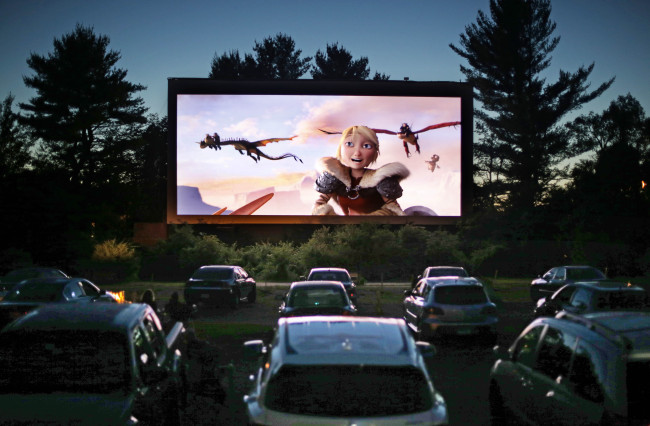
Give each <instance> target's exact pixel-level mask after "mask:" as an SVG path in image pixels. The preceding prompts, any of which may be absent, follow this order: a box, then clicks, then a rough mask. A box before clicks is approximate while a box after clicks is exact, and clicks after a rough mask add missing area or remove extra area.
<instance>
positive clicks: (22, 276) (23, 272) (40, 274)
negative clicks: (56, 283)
mask: <svg viewBox="0 0 650 426" xmlns="http://www.w3.org/2000/svg"><path fill="white" fill-rule="evenodd" d="M30 278H69V277H68V275H67V274H66V273H65V272H63V271H61V270H59V269H55V268H43V267H38V266H33V267H29V268H19V269H14V270H13V271H9V272H8V273H7V274H6V275H5V276H3V277H0V300H2V298H3V297H4V296H5V295H6V294H7V293H8V292H9V290H11V289H12V288H13V287H14V286H15V285H16V284H18V283H19V282H21V281H25V280H27V279H30Z"/></svg>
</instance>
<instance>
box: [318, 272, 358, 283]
mask: <svg viewBox="0 0 650 426" xmlns="http://www.w3.org/2000/svg"><path fill="white" fill-rule="evenodd" d="M309 280H310V281H350V276H349V275H348V274H347V273H346V272H344V271H315V272H312V273H311V275H310V276H309Z"/></svg>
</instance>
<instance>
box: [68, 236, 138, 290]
mask: <svg viewBox="0 0 650 426" xmlns="http://www.w3.org/2000/svg"><path fill="white" fill-rule="evenodd" d="M139 267H140V259H139V258H138V256H137V254H136V251H135V248H133V246H132V245H131V244H129V243H126V242H118V241H116V240H114V239H113V240H107V241H104V242H102V243H98V244H95V246H94V247H93V254H92V256H91V258H90V259H82V260H80V261H79V264H78V266H77V270H78V271H79V273H80V274H81V275H83V276H84V277H85V278H88V279H89V280H91V281H93V282H95V283H96V284H98V285H100V286H103V285H107V284H115V283H119V282H123V281H127V280H131V279H135V278H136V277H137V275H138V270H139Z"/></svg>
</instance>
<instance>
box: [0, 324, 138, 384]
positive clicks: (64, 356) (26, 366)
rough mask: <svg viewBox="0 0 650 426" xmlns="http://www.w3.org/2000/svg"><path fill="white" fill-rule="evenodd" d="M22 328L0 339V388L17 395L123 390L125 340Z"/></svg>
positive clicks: (107, 334)
mask: <svg viewBox="0 0 650 426" xmlns="http://www.w3.org/2000/svg"><path fill="white" fill-rule="evenodd" d="M72 334H73V335H74V337H73V338H71V332H70V330H27V331H26V330H21V331H20V332H18V333H5V334H4V335H3V336H2V338H0V359H2V363H0V389H2V390H3V391H4V393H6V389H10V391H11V392H18V393H44V392H45V393H53V392H73V393H74V392H92V393H110V392H115V391H116V390H118V389H124V388H125V387H126V386H127V385H128V381H129V380H130V376H129V374H128V373H129V369H128V363H127V359H128V358H127V357H128V351H127V346H126V339H125V338H124V337H123V336H122V335H120V334H118V333H112V332H98V331H95V330H92V331H84V330H75V331H74V332H73V333H72Z"/></svg>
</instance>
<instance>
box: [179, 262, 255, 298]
mask: <svg viewBox="0 0 650 426" xmlns="http://www.w3.org/2000/svg"><path fill="white" fill-rule="evenodd" d="M184 295H185V302H186V303H188V304H190V305H191V304H228V305H229V306H230V307H232V308H235V309H236V308H237V307H238V306H239V302H240V301H241V299H246V301H248V303H255V300H256V299H257V283H256V282H255V279H254V278H253V277H251V276H250V275H248V273H247V272H246V271H245V270H244V268H242V267H241V266H230V265H209V266H201V267H200V268H199V269H197V270H196V271H194V273H193V274H192V276H191V277H190V279H189V280H187V282H186V283H185V289H184Z"/></svg>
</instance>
